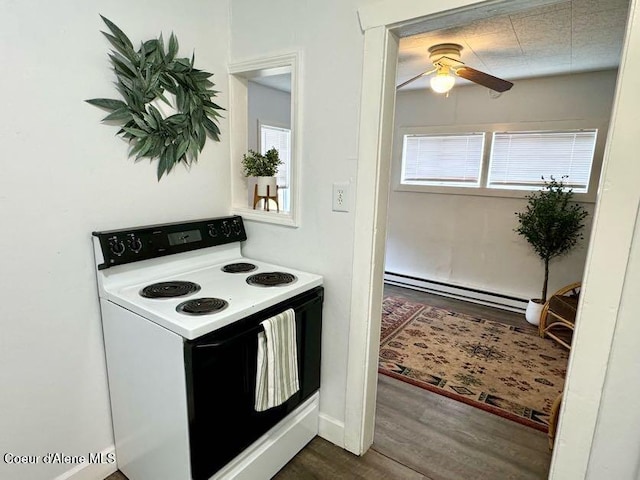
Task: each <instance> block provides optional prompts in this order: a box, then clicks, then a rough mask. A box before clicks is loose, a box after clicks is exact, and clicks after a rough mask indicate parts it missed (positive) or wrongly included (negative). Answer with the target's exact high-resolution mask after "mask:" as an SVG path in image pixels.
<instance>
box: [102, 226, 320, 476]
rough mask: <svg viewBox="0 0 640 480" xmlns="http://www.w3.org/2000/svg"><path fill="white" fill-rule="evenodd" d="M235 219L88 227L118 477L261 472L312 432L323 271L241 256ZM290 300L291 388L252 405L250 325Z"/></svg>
mask: <svg viewBox="0 0 640 480" xmlns="http://www.w3.org/2000/svg"><path fill="white" fill-rule="evenodd" d="M245 240H246V233H245V230H244V225H243V222H242V218H241V217H237V216H234V217H224V218H214V219H206V220H199V221H191V222H181V223H173V224H165V225H154V226H148V227H137V228H129V229H123V230H113V231H106V232H95V233H94V250H95V257H96V266H97V279H98V290H99V295H100V304H101V311H102V320H103V331H104V340H105V350H106V356H107V370H108V377H109V389H110V396H111V405H112V415H113V426H114V437H115V444H116V456H117V462H118V466H119V468H120V469H121V470H122V471H123V473H125V475H127V476H128V477H129V480H152V479H153V480H161V479H167V480H205V479H210V478H216V479H217V478H238V479H240V478H247V479H252V480H255V479H261V478H265V479H266V478H270V476H271V475H273V474H275V473H276V472H277V470H279V469H280V468H281V467H282V466H283V465H284V464H285V463H286V462H287V461H288V460H290V458H292V457H293V455H295V453H297V452H298V451H299V450H300V449H301V448H302V447H303V446H304V445H305V444H306V443H307V442H308V441H309V440H311V438H313V436H315V435H316V434H317V415H318V392H317V391H318V388H319V381H320V336H321V323H322V322H321V320H322V300H323V289H322V277H320V276H319V275H315V274H312V273H307V272H302V271H299V270H296V269H292V268H288V267H282V266H278V265H273V264H269V263H265V262H262V261H256V260H252V259H248V258H245V257H243V256H242V251H241V242H243V241H245ZM289 308H292V309H293V310H294V312H295V314H296V335H297V346H298V366H299V377H300V385H301V389H300V391H299V392H298V393H297V394H295V395H294V396H293V397H291V398H290V399H289V400H288V401H287V402H285V404H283V405H281V406H279V407H276V408H274V409H271V410H267V411H266V412H256V411H255V410H254V408H253V402H254V394H255V370H256V352H257V334H258V332H259V331H260V329H261V327H260V322H261V321H263V320H265V319H267V318H269V317H271V316H274V315H277V314H278V313H281V312H282V311H284V310H287V309H289Z"/></svg>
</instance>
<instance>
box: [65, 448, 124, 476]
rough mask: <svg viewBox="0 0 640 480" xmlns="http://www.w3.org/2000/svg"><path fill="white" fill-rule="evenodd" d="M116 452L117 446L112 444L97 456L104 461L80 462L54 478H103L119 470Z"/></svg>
mask: <svg viewBox="0 0 640 480" xmlns="http://www.w3.org/2000/svg"><path fill="white" fill-rule="evenodd" d="M115 452H116V449H115V446H113V445H110V446H108V447H107V448H105V449H104V450H102V451H101V452H100V453H99V454H98V456H97V458H98V459H102V462H100V461H99V460H95V461H91V462H89V461H87V462H85V463H80V464H78V465H76V466H74V467H73V468H72V469H71V470H67V471H66V472H64V473H63V474H61V475H58V476H57V477H56V478H54V480H98V479H99V480H102V479H103V478H106V477H108V476H109V475H111V474H112V473H114V472H115V471H116V470H118V465H117V464H116V461H115V458H116V453H115Z"/></svg>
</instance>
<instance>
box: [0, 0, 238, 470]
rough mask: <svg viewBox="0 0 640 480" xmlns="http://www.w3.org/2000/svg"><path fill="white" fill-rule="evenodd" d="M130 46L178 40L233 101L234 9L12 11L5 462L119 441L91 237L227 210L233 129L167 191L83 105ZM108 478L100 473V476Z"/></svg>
mask: <svg viewBox="0 0 640 480" xmlns="http://www.w3.org/2000/svg"><path fill="white" fill-rule="evenodd" d="M100 13H101V14H103V15H105V16H107V17H108V18H110V19H111V20H113V21H114V22H115V23H116V24H117V25H119V26H120V27H121V28H122V29H123V30H124V31H125V32H126V33H127V34H128V35H129V36H130V37H131V39H132V41H133V42H134V44H136V43H138V42H140V41H141V40H147V39H149V38H155V37H156V36H157V35H158V34H159V33H160V32H164V36H165V38H168V36H169V34H170V32H171V31H173V32H175V34H176V35H177V37H178V39H179V41H180V44H181V49H180V53H181V54H182V55H183V56H190V55H191V53H192V51H194V50H195V53H196V66H198V67H199V68H202V69H205V70H208V71H211V72H213V73H214V74H215V75H214V78H213V80H214V82H216V87H217V88H216V89H217V90H220V91H221V92H222V93H221V94H220V97H219V98H218V103H220V104H221V105H222V106H226V105H227V98H226V93H225V92H226V91H227V77H226V69H227V55H228V50H227V46H228V39H229V32H228V21H229V20H228V5H227V2H226V1H217V2H202V1H199V0H185V1H182V2H170V1H168V0H155V1H149V0H142V1H138V2H128V1H124V0H112V1H111V2H98V3H96V2H84V1H81V0H67V1H65V2H54V3H43V2H40V4H39V5H38V6H37V8H35V7H34V5H33V4H30V3H20V2H3V4H2V14H1V15H0V53H1V56H2V58H3V65H4V66H3V73H2V75H0V89H1V90H2V92H3V106H2V115H1V118H0V138H2V173H0V222H1V224H2V228H1V231H2V234H1V235H0V258H1V260H0V265H1V269H2V273H1V275H0V297H1V298H0V328H1V333H0V385H2V395H0V432H2V433H1V434H0V452H2V454H4V452H12V453H15V454H21V455H42V454H44V453H47V452H63V453H65V454H69V455H81V454H82V455H87V454H88V453H89V452H98V451H100V450H102V449H104V448H107V447H109V446H110V445H112V443H113V439H112V433H111V423H110V413H109V403H108V394H107V383H106V373H105V365H104V351H103V347H102V336H101V326H100V316H99V310H98V300H97V292H96V285H95V276H94V263H93V254H92V249H91V240H90V238H91V236H90V233H91V231H92V230H98V229H109V228H116V227H126V226H134V225H140V224H149V223H158V222H164V221H178V220H186V219H194V218H198V217H206V216H214V215H222V214H226V213H227V212H228V210H229V202H230V193H229V186H228V185H229V181H228V179H229V166H228V146H229V143H228V129H227V123H226V120H224V119H223V120H222V121H221V130H222V143H220V144H216V143H214V142H209V143H208V144H207V146H206V147H205V150H204V151H203V152H202V154H201V156H200V160H199V162H198V164H197V165H194V166H193V168H192V169H191V172H188V171H186V170H185V169H184V168H183V167H178V168H177V169H176V171H174V172H172V173H171V174H170V175H169V176H168V177H167V178H164V179H163V180H162V181H161V182H158V181H157V180H156V172H155V163H154V164H151V165H149V162H148V161H141V162H139V163H137V164H135V163H134V162H133V160H129V159H127V146H126V144H125V143H124V142H123V141H122V140H120V139H119V138H117V137H115V133H116V128H115V127H110V126H105V125H101V124H100V119H101V118H102V117H103V116H104V115H105V113H104V112H103V111H101V110H100V109H98V108H96V107H93V106H91V105H89V104H87V103H85V102H84V99H87V98H95V97H112V98H115V97H116V96H117V93H116V91H115V88H114V86H113V81H114V76H113V73H112V72H111V68H110V65H109V62H108V58H107V53H108V50H109V44H108V42H107V40H106V39H105V38H104V37H103V36H102V34H100V30H105V29H106V27H105V25H104V24H103V23H102V21H101V19H100V17H99V14H100ZM71 467H72V466H70V465H60V464H58V465H44V464H42V463H40V464H38V465H28V466H13V465H6V464H5V463H4V462H2V461H0V478H3V479H4V478H6V479H8V478H11V479H15V480H19V479H28V480H40V479H51V478H53V477H55V476H57V475H58V474H61V473H62V472H64V471H66V470H68V469H69V468H71ZM97 478H103V477H97Z"/></svg>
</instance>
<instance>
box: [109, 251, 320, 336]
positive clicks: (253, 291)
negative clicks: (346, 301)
mask: <svg viewBox="0 0 640 480" xmlns="http://www.w3.org/2000/svg"><path fill="white" fill-rule="evenodd" d="M229 264H231V265H237V264H241V265H247V264H251V265H252V266H253V267H254V268H252V270H250V271H249V272H239V273H228V272H225V271H224V267H225V266H226V265H229ZM242 268H245V267H242ZM152 274H154V275H162V274H163V270H162V269H157V270H152ZM165 274H166V273H165ZM274 274H275V275H274ZM170 275H171V276H170V277H169V278H166V277H165V278H147V279H146V281H144V283H136V284H131V285H125V286H122V285H121V286H119V287H117V288H113V287H110V286H105V289H104V290H105V294H106V298H107V299H108V300H110V301H112V302H113V303H115V304H117V305H120V306H122V307H124V308H126V309H128V310H131V311H133V312H135V313H137V314H139V315H141V316H142V317H144V318H147V319H148V320H151V321H153V322H155V323H157V324H159V325H161V326H163V327H165V328H167V329H169V330H171V331H173V332H175V333H177V334H179V335H181V336H183V337H184V338H187V339H194V338H197V337H199V336H201V335H204V334H206V333H209V332H211V331H213V330H216V329H218V328H222V327H224V326H226V325H228V324H230V323H232V322H234V321H236V320H240V319H242V318H245V317H247V316H249V315H251V314H253V313H256V312H259V311H261V310H263V309H265V308H268V307H270V306H272V305H275V304H277V303H280V302H282V301H285V300H287V299H289V298H292V297H294V296H296V295H298V294H300V293H303V292H305V291H307V290H310V289H311V288H313V287H316V286H320V285H322V277H320V276H319V275H315V274H311V273H307V272H302V271H298V270H295V269H291V268H288V267H287V268H286V267H282V266H278V265H273V264H268V263H265V262H261V261H257V260H249V259H246V258H242V257H240V258H235V259H228V260H226V261H222V262H220V263H215V264H212V265H205V266H202V265H200V268H197V266H194V267H193V269H192V270H190V271H186V272H176V273H173V274H170ZM252 276H258V278H263V279H266V282H267V286H266V287H264V286H263V287H261V288H256V286H255V285H252V284H249V283H248V279H249V277H252ZM276 280H277V281H276ZM140 281H143V280H142V278H140V279H138V282H140ZM281 281H282V283H281ZM269 282H272V283H273V285H269ZM173 285H179V286H180V287H178V288H175V287H173ZM183 285H184V286H187V285H195V286H196V287H200V288H199V289H194V290H193V291H191V292H189V293H186V294H185V295H182V296H175V297H171V296H169V295H164V296H163V295H162V293H168V292H172V291H173V290H174V288H175V289H176V290H182V288H185V287H182V286H183ZM150 287H155V289H157V290H159V292H161V294H160V295H159V296H157V297H154V298H151V297H149V296H145V295H143V294H142V292H143V291H145V290H147V289H149V288H150ZM192 288H193V287H192ZM212 299H215V301H214V300H212ZM223 302H224V303H223ZM225 304H226V305H225ZM214 306H217V308H213V307H214ZM210 308H211V309H210ZM209 309H210V310H209Z"/></svg>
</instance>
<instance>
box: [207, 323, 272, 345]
mask: <svg viewBox="0 0 640 480" xmlns="http://www.w3.org/2000/svg"><path fill="white" fill-rule="evenodd" d="M259 331H264V328H262V325H256V326H255V327H253V328H250V329H249V330H245V331H244V332H241V333H238V334H237V335H234V336H233V337H229V338H225V339H223V340H219V341H217V342H211V343H202V344H198V345H196V346H195V348H218V347H222V346H224V345H226V344H227V343H231V342H234V341H236V340H237V339H239V338H240V337H244V336H246V335H251V334H252V333H254V332H256V333H257V332H259Z"/></svg>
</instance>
